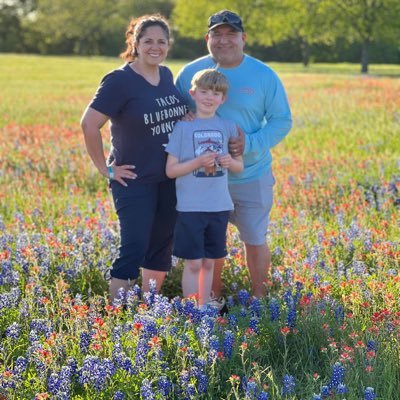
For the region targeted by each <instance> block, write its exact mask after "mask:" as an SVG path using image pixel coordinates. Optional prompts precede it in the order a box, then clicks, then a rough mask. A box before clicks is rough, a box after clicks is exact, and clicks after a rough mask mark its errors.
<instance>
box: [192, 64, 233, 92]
mask: <svg viewBox="0 0 400 400" xmlns="http://www.w3.org/2000/svg"><path fill="white" fill-rule="evenodd" d="M191 84H192V87H191V90H196V89H197V88H200V89H206V90H208V89H211V90H214V91H216V92H222V94H223V95H224V96H225V95H226V93H227V92H228V88H229V83H228V80H227V79H226V78H225V75H223V74H221V72H219V71H217V70H216V69H203V70H201V71H199V72H196V73H195V74H194V76H193V78H192V82H191Z"/></svg>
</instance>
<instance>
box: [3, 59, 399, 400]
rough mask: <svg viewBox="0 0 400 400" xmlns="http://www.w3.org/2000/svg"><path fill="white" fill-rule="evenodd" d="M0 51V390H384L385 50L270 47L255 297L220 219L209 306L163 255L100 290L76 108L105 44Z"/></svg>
mask: <svg viewBox="0 0 400 400" xmlns="http://www.w3.org/2000/svg"><path fill="white" fill-rule="evenodd" d="M0 61H1V62H0V85H1V88H2V90H1V91H0V130H1V141H0V182H1V186H0V187H1V190H0V335H1V341H0V399H7V400H22V399H30V400H44V399H54V400H64V399H74V400H78V399H79V400H80V399H84V400H89V399H96V400H122V399H138V400H139V399H144V400H151V399H157V400H161V399H171V400H175V399H176V400H179V399H182V400H183V399H185V400H189V399H198V400H202V399H204V400H217V399H224V400H238V399H246V400H266V399H269V400H281V399H287V400H289V399H290V400H294V399H299V400H300V399H301V400H318V399H329V400H332V399H335V400H343V399H346V400H374V399H379V400H398V399H399V396H400V395H399V393H400V346H399V340H400V300H399V299H400V271H399V261H400V248H399V243H400V226H399V208H400V95H399V94H400V79H399V77H400V67H393V66H391V67H389V66H388V68H387V70H385V67H384V66H380V67H374V66H373V65H372V66H371V75H370V76H360V75H358V74H357V72H356V71H357V70H358V66H351V65H347V66H346V65H341V66H322V67H321V66H314V67H310V69H309V70H303V69H302V68H300V67H299V66H295V65H293V66H290V65H287V64H286V65H282V64H273V67H274V68H275V69H276V70H277V72H278V73H279V74H280V77H281V79H282V80H283V82H284V84H285V87H286V89H287V92H288V96H289V99H290V103H291V106H292V111H293V118H294V128H293V130H292V132H291V133H290V134H289V135H288V137H287V138H286V139H285V141H284V142H283V143H282V144H280V145H279V146H277V147H276V148H275V149H274V150H273V156H274V165H273V167H274V174H275V177H276V185H275V197H274V202H275V203H274V208H273V211H272V215H271V223H270V227H269V233H268V237H267V240H268V243H269V245H270V248H271V251H272V264H273V267H272V270H271V274H270V277H269V280H268V281H267V282H265V284H266V285H267V287H268V296H267V297H266V298H264V299H255V298H253V297H252V296H251V294H250V292H249V278H248V274H247V270H246V268H245V257H244V253H243V247H242V244H241V242H240V240H239V237H238V233H237V231H236V230H235V229H234V228H233V227H231V226H230V227H229V235H228V251H229V256H228V257H227V259H226V265H225V269H224V272H223V280H224V283H225V295H226V298H227V302H228V308H229V312H228V313H226V314H224V315H218V314H217V313H216V312H214V311H212V310H205V311H199V310H198V309H197V308H196V304H195V299H190V298H189V299H186V298H182V295H181V290H180V275H181V270H182V266H181V262H180V261H179V260H176V267H175V268H174V269H173V271H172V272H171V273H170V274H169V276H168V278H167V281H166V283H165V285H164V287H163V290H162V294H156V293H154V291H150V292H149V293H140V282H138V285H137V286H136V287H135V288H134V290H132V291H129V292H128V293H127V294H126V305H125V306H124V307H123V306H122V305H121V304H118V303H116V304H114V305H110V304H108V302H107V280H106V275H107V271H108V269H109V268H110V265H111V262H112V260H113V258H114V257H115V256H116V254H117V251H118V240H119V236H118V226H117V222H116V217H115V214H114V211H113V205H112V201H111V197H110V194H109V192H108V188H107V182H106V180H105V179H104V178H103V177H102V176H100V175H99V174H98V173H97V171H96V170H95V168H94V167H93V165H92V163H91V161H90V159H89V156H88V155H87V153H86V150H85V147H84V141H83V135H82V133H81V131H80V127H79V119H80V116H81V114H82V112H83V110H84V108H85V106H86V104H87V103H88V102H89V100H90V99H91V96H92V95H93V93H94V91H95V89H96V87H97V85H98V83H99V82H100V79H101V77H102V76H103V75H104V74H105V73H106V72H107V71H109V70H111V69H113V68H115V67H116V66H118V65H120V61H118V60H117V59H111V58H108V59H107V58H96V57H93V58H78V57H76V58H72V57H71V58H67V57H39V56H22V55H21V56H15V55H0ZM181 65H183V62H181V63H178V62H170V63H169V66H170V67H171V68H172V70H173V71H174V72H175V73H176V72H177V71H178V69H179V67H180V66H181ZM374 68H375V70H374ZM108 139H109V138H108V132H107V129H106V130H105V131H104V142H105V143H106V144H107V145H108V142H109V140H108Z"/></svg>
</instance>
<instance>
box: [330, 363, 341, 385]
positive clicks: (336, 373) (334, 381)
mask: <svg viewBox="0 0 400 400" xmlns="http://www.w3.org/2000/svg"><path fill="white" fill-rule="evenodd" d="M344 373H345V368H344V367H343V365H342V364H341V363H339V362H337V363H335V364H334V366H333V371H332V377H331V380H330V382H329V384H328V387H329V389H336V388H337V387H338V386H339V385H340V384H343V383H344Z"/></svg>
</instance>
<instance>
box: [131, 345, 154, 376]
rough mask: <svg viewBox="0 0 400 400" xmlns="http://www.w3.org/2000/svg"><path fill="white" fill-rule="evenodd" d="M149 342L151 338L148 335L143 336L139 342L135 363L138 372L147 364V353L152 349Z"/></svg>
mask: <svg viewBox="0 0 400 400" xmlns="http://www.w3.org/2000/svg"><path fill="white" fill-rule="evenodd" d="M148 342H149V338H146V337H141V338H140V339H139V340H138V342H137V345H136V355H135V364H134V368H135V371H136V373H138V372H139V371H140V370H141V369H142V368H143V367H144V366H145V365H146V362H147V354H148V353H149V351H150V347H149V344H148Z"/></svg>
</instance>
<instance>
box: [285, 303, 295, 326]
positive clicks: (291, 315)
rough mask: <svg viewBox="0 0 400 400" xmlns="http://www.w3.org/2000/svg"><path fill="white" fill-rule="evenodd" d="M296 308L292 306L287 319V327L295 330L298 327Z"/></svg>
mask: <svg viewBox="0 0 400 400" xmlns="http://www.w3.org/2000/svg"><path fill="white" fill-rule="evenodd" d="M296 319H297V318H296V306H294V305H293V306H292V307H290V308H289V311H288V315H287V319H286V325H287V326H288V327H289V328H291V329H293V328H294V327H295V326H296Z"/></svg>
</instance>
